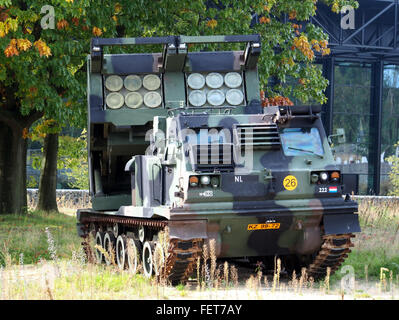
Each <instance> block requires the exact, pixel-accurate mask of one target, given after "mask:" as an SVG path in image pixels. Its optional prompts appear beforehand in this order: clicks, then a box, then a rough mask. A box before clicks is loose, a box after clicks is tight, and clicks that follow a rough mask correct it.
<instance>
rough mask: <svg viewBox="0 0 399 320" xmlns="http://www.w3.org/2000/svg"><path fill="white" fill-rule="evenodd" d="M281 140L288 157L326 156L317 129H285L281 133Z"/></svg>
mask: <svg viewBox="0 0 399 320" xmlns="http://www.w3.org/2000/svg"><path fill="white" fill-rule="evenodd" d="M280 138H281V143H282V146H283V151H284V154H285V155H286V156H300V155H306V154H314V155H316V156H322V155H324V150H323V144H322V142H321V138H320V133H319V130H318V129H317V128H284V129H282V130H281V131H280Z"/></svg>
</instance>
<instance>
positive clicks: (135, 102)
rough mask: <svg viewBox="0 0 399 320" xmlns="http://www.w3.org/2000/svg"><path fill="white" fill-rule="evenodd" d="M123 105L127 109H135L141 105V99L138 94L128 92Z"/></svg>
mask: <svg viewBox="0 0 399 320" xmlns="http://www.w3.org/2000/svg"><path fill="white" fill-rule="evenodd" d="M125 103H126V105H127V106H128V107H129V108H132V109H137V108H139V107H140V106H141V105H142V104H143V97H142V96H141V94H140V93H138V92H129V93H128V94H127V95H126V96H125Z"/></svg>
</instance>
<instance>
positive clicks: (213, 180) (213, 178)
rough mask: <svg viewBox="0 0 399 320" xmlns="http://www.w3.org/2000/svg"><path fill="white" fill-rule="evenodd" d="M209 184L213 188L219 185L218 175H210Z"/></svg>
mask: <svg viewBox="0 0 399 320" xmlns="http://www.w3.org/2000/svg"><path fill="white" fill-rule="evenodd" d="M211 185H212V187H214V188H217V187H218V186H219V178H218V177H212V178H211Z"/></svg>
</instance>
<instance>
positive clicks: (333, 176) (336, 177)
mask: <svg viewBox="0 0 399 320" xmlns="http://www.w3.org/2000/svg"><path fill="white" fill-rule="evenodd" d="M339 176H340V175H339V172H338V171H334V172H333V173H331V180H332V181H334V182H338V181H339Z"/></svg>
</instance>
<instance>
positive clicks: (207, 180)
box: [201, 176, 211, 186]
mask: <svg viewBox="0 0 399 320" xmlns="http://www.w3.org/2000/svg"><path fill="white" fill-rule="evenodd" d="M210 183H211V178H210V177H209V176H202V177H201V184H203V185H205V186H207V185H208V184H210Z"/></svg>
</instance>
